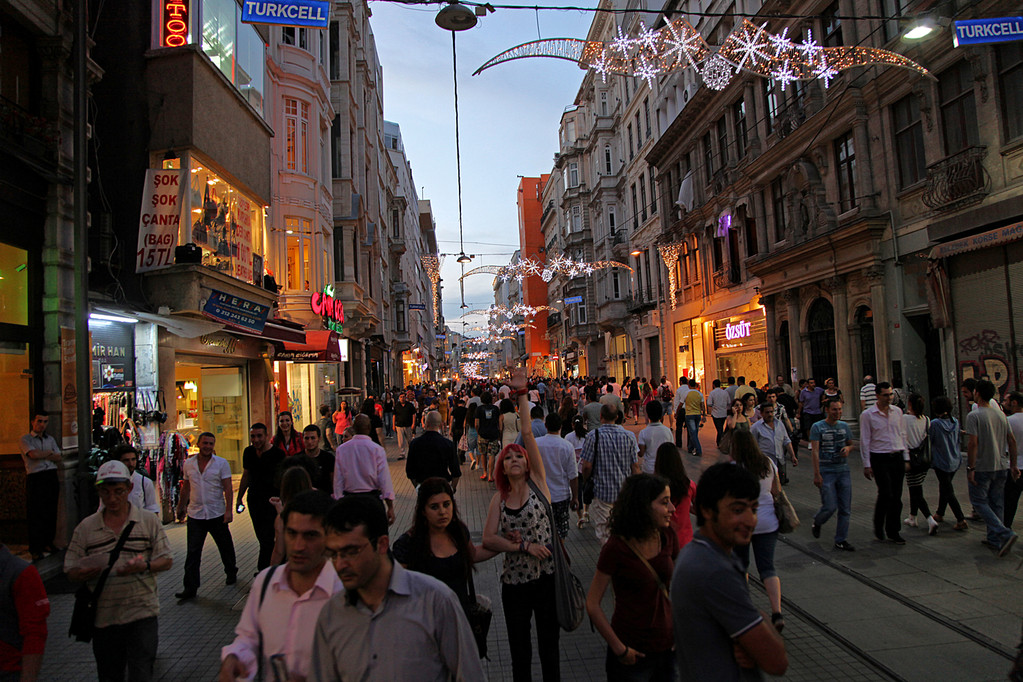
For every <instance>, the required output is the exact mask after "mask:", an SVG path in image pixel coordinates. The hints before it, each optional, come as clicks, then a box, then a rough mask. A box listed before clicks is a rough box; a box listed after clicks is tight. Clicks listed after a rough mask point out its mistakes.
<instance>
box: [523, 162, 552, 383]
mask: <svg viewBox="0 0 1023 682" xmlns="http://www.w3.org/2000/svg"><path fill="white" fill-rule="evenodd" d="M549 179H550V175H549V174H546V173H545V174H543V175H541V176H540V177H538V178H525V177H524V178H522V179H521V180H520V181H519V191H518V199H517V203H518V207H519V251H520V252H521V256H522V258H523V259H526V258H532V259H534V260H538V261H540V262H541V263H543V262H545V261H546V260H547V254H546V253H545V250H546V249H545V247H544V239H543V230H541V228H540V223H541V220H540V218H541V216H542V215H543V204H542V203H541V201H540V197H541V195H542V193H543V188H544V185H545V184H547V181H548V180H549ZM522 302H523V303H524V304H526V305H529V306H534V307H536V306H545V305H548V303H547V283H546V282H544V281H543V280H542V279H541V278H539V277H527V278H526V279H525V280H523V282H522ZM532 324H533V326H532V327H526V329H525V339H526V358H525V364H526V367H528V368H529V369H530V371H536V372H541V371H542V370H543V365H545V364H547V363H549V359H550V355H551V343H550V340H548V338H547V311H542V312H539V313H537V314H536V317H534V318H533V319H532ZM538 363H540V366H538Z"/></svg>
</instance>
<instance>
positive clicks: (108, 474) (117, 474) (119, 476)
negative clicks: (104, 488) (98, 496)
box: [96, 460, 131, 485]
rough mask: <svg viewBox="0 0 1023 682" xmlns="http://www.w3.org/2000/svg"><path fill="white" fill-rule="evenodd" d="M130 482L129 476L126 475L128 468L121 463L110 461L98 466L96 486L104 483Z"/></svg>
mask: <svg viewBox="0 0 1023 682" xmlns="http://www.w3.org/2000/svg"><path fill="white" fill-rule="evenodd" d="M130 480H131V474H130V473H128V467H126V466H125V465H124V463H123V462H119V461H117V460H112V461H110V462H106V463H105V464H103V465H102V466H100V468H99V471H97V472H96V485H103V484H104V483H127V482H128V481H130Z"/></svg>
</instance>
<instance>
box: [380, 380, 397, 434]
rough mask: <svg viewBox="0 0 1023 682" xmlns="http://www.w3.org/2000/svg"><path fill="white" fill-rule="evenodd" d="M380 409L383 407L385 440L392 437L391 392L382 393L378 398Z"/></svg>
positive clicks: (392, 412) (392, 400)
mask: <svg viewBox="0 0 1023 682" xmlns="http://www.w3.org/2000/svg"><path fill="white" fill-rule="evenodd" d="M380 401H381V407H383V410H384V414H383V420H384V436H385V437H387V438H393V437H394V393H392V392H391V391H384V394H383V395H382V396H380Z"/></svg>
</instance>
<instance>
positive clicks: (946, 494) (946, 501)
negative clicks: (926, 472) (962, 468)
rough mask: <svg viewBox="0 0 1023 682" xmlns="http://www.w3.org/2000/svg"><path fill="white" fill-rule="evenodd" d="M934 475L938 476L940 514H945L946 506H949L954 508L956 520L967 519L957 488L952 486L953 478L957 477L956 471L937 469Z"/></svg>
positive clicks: (953, 512)
mask: <svg viewBox="0 0 1023 682" xmlns="http://www.w3.org/2000/svg"><path fill="white" fill-rule="evenodd" d="M934 475H935V476H937V477H938V516H944V515H945V507H946V506H948V507H949V508H951V509H952V514H953V515H954V516H955V517H956V521H965V520H966V517H965V516H963V509H962V507H960V506H959V500H958V499H956V491H955V488H954V487H953V486H952V479H953V478H955V475H956V472H954V471H951V472H949V471H942V470H941V469H935V470H934Z"/></svg>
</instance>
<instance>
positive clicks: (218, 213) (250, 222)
mask: <svg viewBox="0 0 1023 682" xmlns="http://www.w3.org/2000/svg"><path fill="white" fill-rule="evenodd" d="M190 200H191V206H192V209H191V217H192V230H191V235H189V237H190V239H189V241H191V242H193V243H195V244H197V245H198V246H200V247H201V248H202V252H203V254H202V263H203V265H205V266H207V267H210V268H213V269H214V270H219V271H220V272H223V273H225V274H228V275H231V276H232V277H237V278H238V279H240V280H243V281H245V282H252V281H254V280H253V256H254V255H255V256H261V255H262V250H263V210H262V207H261V206H260V205H259V204H258V203H256V202H255V201H253V200H252V199H250V198H248V197H247V196H245V195H244V194H242V193H241V192H240V191H239V190H237V189H236V188H234V187H233V186H232V185H230V184H228V183H227V182H226V181H224V180H223V179H221V178H220V177H218V176H217V175H216V174H215V173H214V172H213V171H211V170H210V169H208V168H205V167H203V166H202V165H200V164H198V163H195V164H194V166H193V168H192V172H191V184H190Z"/></svg>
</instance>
